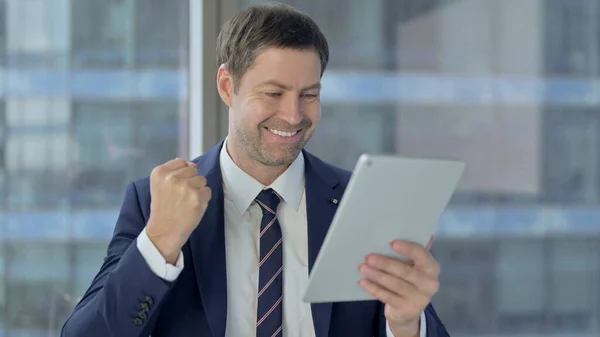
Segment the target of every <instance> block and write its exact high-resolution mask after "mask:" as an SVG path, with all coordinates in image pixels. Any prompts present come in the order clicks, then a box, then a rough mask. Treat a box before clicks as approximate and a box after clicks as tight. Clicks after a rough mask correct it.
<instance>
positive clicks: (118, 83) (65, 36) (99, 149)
mask: <svg viewBox="0 0 600 337" xmlns="http://www.w3.org/2000/svg"><path fill="white" fill-rule="evenodd" d="M187 2H188V1H175V2H173V4H172V6H165V5H164V4H161V3H159V2H156V1H152V2H145V1H140V0H124V1H95V0H81V1H80V0H77V1H73V0H47V1H46V0H44V1H40V0H31V1H0V23H2V25H0V59H4V58H5V57H6V56H7V55H8V56H10V57H9V59H10V61H11V62H8V63H7V64H6V67H5V68H4V69H0V78H3V79H4V80H3V81H0V96H2V99H1V100H0V335H1V336H58V335H59V334H60V333H59V331H60V328H61V326H62V324H63V323H64V321H65V320H66V318H67V316H68V315H69V314H70V313H71V312H72V309H73V307H74V306H75V304H76V303H77V301H78V299H79V298H80V297H81V296H82V295H83V293H84V292H85V290H86V289H87V287H88V286H89V285H90V282H91V280H92V278H93V277H94V275H95V274H96V273H97V272H98V269H99V267H100V265H101V263H102V261H103V258H104V256H105V254H106V247H107V244H108V241H109V240H110V238H111V236H112V234H113V229H114V226H115V219H116V216H117V214H118V212H119V209H120V206H121V202H122V200H123V193H124V189H125V186H126V184H127V183H128V182H129V181H132V180H134V179H138V178H142V177H144V176H147V175H148V174H149V173H150V171H151V169H152V168H153V167H154V166H156V165H158V164H161V163H163V162H165V161H167V160H169V159H171V158H174V157H176V156H184V155H186V154H187V141H188V140H187V136H186V135H187V131H186V132H182V130H186V122H187V114H188V111H187V106H188V102H187V100H188V98H187V76H188V70H187V62H184V61H181V60H182V58H181V55H185V54H187V52H188V45H189V43H188V41H187V33H186V32H187V30H188V27H187V25H188V24H187V22H188V16H189V13H187V8H188V7H187V6H188V5H187ZM172 7H174V8H172ZM148 13H151V14H150V16H151V19H149V18H148ZM157 13H163V14H165V16H164V17H162V18H160V19H157ZM24 17H27V18H28V19H23V18H24ZM141 17H146V19H144V20H146V21H143V20H142V19H141ZM152 19H154V20H158V21H160V22H161V25H156V27H154V28H152V27H151V26H150V24H149V23H148V20H152ZM31 20H34V21H35V22H32V21H31ZM149 29H153V30H149ZM146 30H149V31H146ZM144 31H146V33H147V35H150V36H147V37H140V36H138V34H141V33H143V32H144ZM2 32H6V34H3V33H2ZM5 43H6V48H4V44H5ZM140 55H144V56H143V57H141V56H140Z"/></svg>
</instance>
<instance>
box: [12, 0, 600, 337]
mask: <svg viewBox="0 0 600 337" xmlns="http://www.w3.org/2000/svg"><path fill="white" fill-rule="evenodd" d="M257 2H261V1H250V0H241V1H240V0H221V1H217V0H169V1H166V0H104V1H100V0H2V1H0V336H3V337H4V336H19V337H21V336H23V337H38V336H40V337H41V336H44V337H47V336H58V334H59V330H60V327H61V326H62V323H63V322H64V321H65V319H66V318H67V316H68V315H69V313H70V312H71V310H72V308H73V307H74V305H75V304H76V301H77V300H78V299H79V297H80V296H81V295H82V294H83V293H84V291H85V290H86V288H87V287H88V285H89V283H90V282H91V279H92V277H93V276H94V275H95V274H96V272H97V271H98V269H99V267H100V265H101V263H102V260H103V257H104V254H105V250H106V246H107V243H108V241H109V239H110V237H111V235H112V230H113V227H114V224H115V220H116V215H117V213H118V211H119V207H120V204H121V201H122V198H123V194H124V188H125V185H126V183H127V182H129V181H130V180H133V179H137V178H140V177H143V176H146V175H148V174H149V172H150V170H151V169H152V168H153V167H154V166H155V165H158V164H160V163H162V162H164V161H167V160H169V159H171V158H173V157H175V156H185V157H188V158H193V157H196V156H198V155H200V154H201V153H202V152H203V151H205V150H206V149H208V148H210V147H212V146H213V145H214V144H215V143H217V142H218V141H219V140H220V139H221V138H222V137H224V136H225V130H226V129H225V126H226V123H227V116H226V114H225V113H224V110H223V107H222V105H221V104H220V102H219V98H218V95H217V92H216V89H215V87H214V86H215V76H216V73H215V71H216V64H215V61H214V59H215V58H214V55H215V52H214V47H215V39H216V36H217V34H218V31H219V29H220V26H221V25H222V23H223V22H224V21H225V20H226V19H228V18H229V17H231V15H233V14H234V13H235V12H236V11H238V10H240V9H241V8H244V7H246V6H248V5H249V4H251V3H257ZM285 2H287V3H289V4H292V5H294V6H296V7H297V8H299V9H302V10H304V11H306V12H308V13H309V14H310V15H312V16H313V18H314V19H315V20H316V21H317V23H318V24H319V25H320V26H321V28H322V30H323V31H324V33H325V35H326V36H327V38H328V39H329V44H330V48H331V63H330V65H329V68H328V70H327V72H326V75H325V77H324V79H323V85H324V91H323V110H322V113H323V116H322V118H323V120H322V122H321V125H320V127H319V129H318V131H317V133H316V135H315V136H314V138H313V140H312V141H311V143H310V145H309V149H310V150H312V151H313V152H314V153H316V154H317V155H319V156H321V157H322V158H324V159H325V160H327V161H329V162H332V163H334V164H337V165H340V166H342V167H345V168H348V169H351V168H352V167H353V166H354V164H355V161H356V159H357V158H358V156H359V155H360V154H361V153H363V152H371V153H397V154H401V155H410V156H422V157H423V156H424V157H440V158H460V159H463V160H465V161H466V162H467V170H466V172H465V175H464V177H463V179H462V182H461V186H460V188H459V190H458V191H457V192H456V194H455V195H454V197H453V199H452V201H451V204H450V206H449V208H448V210H447V212H446V213H445V215H444V216H443V218H442V219H441V220H440V224H439V232H438V236H437V240H436V243H435V244H434V249H433V252H434V254H435V256H436V257H437V259H438V260H439V261H440V262H441V264H442V267H443V272H442V277H441V282H442V289H441V291H440V292H439V293H438V295H436V297H435V298H434V305H435V306H436V308H437V310H438V313H439V315H440V316H441V318H442V320H443V321H444V322H445V324H446V326H447V328H448V329H449V331H450V333H451V334H452V336H465V337H466V336H473V337H475V336H490V337H491V336H494V337H495V336H528V337H533V336H575V337H578V336H579V337H583V336H585V337H587V336H599V335H600V204H599V203H600V111H599V109H598V108H599V107H600V35H599V34H600V1H598V0H369V1H365V0H288V1H285Z"/></svg>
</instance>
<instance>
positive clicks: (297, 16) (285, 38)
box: [217, 2, 329, 90]
mask: <svg viewBox="0 0 600 337" xmlns="http://www.w3.org/2000/svg"><path fill="white" fill-rule="evenodd" d="M267 47H278V48H291V49H297V50H309V49H314V51H315V52H317V53H318V54H319V58H320V60H321V76H323V73H324V72H325V68H326V67H327V63H328V62H329V46H328V44H327V39H326V38H325V36H324V35H323V33H322V32H321V30H320V29H319V27H318V26H317V24H316V23H315V22H314V21H313V19H312V18H311V17H310V16H308V15H307V14H306V13H304V12H301V11H299V10H297V9H295V8H293V7H292V6H289V5H285V4H282V3H279V2H268V3H262V4H258V5H254V6H251V7H248V8H247V9H245V10H243V11H241V12H239V13H238V14H236V15H235V16H234V17H233V18H231V19H230V20H228V21H227V22H226V23H225V24H224V25H223V28H222V29H221V32H220V33H219V36H218V38H217V66H220V65H221V64H225V65H226V66H227V69H228V70H229V71H230V72H231V74H232V76H233V79H234V88H237V85H238V84H239V80H240V78H241V77H242V76H243V75H244V73H245V72H246V71H247V70H248V69H249V68H250V66H251V65H252V63H253V62H254V60H255V59H256V57H257V56H258V54H259V53H260V52H261V51H262V50H263V49H265V48H267ZM236 90H237V89H236Z"/></svg>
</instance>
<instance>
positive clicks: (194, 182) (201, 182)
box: [187, 174, 206, 188]
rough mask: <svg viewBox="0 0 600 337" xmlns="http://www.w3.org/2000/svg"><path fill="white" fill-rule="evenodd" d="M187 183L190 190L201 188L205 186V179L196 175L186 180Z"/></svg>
mask: <svg viewBox="0 0 600 337" xmlns="http://www.w3.org/2000/svg"><path fill="white" fill-rule="evenodd" d="M187 183H188V185H189V186H190V187H192V188H202V187H205V186H206V178H205V177H203V176H199V175H197V174H196V176H195V177H193V178H191V179H188V180H187Z"/></svg>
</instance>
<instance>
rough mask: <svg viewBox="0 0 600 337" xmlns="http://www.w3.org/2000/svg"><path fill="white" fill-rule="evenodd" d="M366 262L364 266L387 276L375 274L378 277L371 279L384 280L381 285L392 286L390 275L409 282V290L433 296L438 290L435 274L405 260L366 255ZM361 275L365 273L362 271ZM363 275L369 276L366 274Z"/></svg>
mask: <svg viewBox="0 0 600 337" xmlns="http://www.w3.org/2000/svg"><path fill="white" fill-rule="evenodd" d="M366 262H367V263H366V264H365V266H366V267H368V268H369V269H372V270H375V271H378V272H381V273H384V274H385V275H388V276H389V277H386V278H383V279H380V278H381V277H383V276H381V275H379V274H377V275H375V276H377V277H379V278H378V279H373V281H376V282H379V280H382V282H384V284H382V285H384V286H385V285H386V284H387V285H390V286H393V282H392V281H391V279H390V277H391V278H394V279H397V280H402V281H404V282H407V283H408V284H411V285H412V288H411V289H410V291H413V292H414V291H418V292H419V293H422V294H424V295H427V296H433V295H434V294H435V293H436V292H437V291H438V290H439V281H438V277H437V275H428V274H426V273H424V272H423V271H422V270H421V269H419V268H418V267H416V266H411V265H409V264H407V263H405V262H402V261H399V260H396V259H392V258H389V257H385V256H379V255H371V256H368V257H367V260H366ZM369 269H367V271H368V272H371V273H372V270H369ZM362 272H363V267H362V266H361V273H362ZM363 275H365V274H364V273H363ZM365 276H367V277H369V276H368V275H365ZM385 281H387V282H385Z"/></svg>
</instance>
